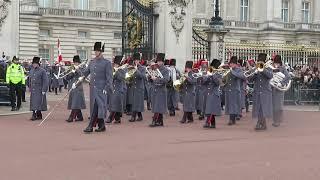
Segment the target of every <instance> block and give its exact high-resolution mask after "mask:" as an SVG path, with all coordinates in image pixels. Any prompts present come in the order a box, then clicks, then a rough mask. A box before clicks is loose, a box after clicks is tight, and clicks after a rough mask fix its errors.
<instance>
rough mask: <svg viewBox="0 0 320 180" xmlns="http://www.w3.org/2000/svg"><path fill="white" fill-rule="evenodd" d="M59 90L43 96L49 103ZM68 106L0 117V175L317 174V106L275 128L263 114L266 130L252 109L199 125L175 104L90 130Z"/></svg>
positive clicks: (265, 177)
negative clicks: (157, 117)
mask: <svg viewBox="0 0 320 180" xmlns="http://www.w3.org/2000/svg"><path fill="white" fill-rule="evenodd" d="M49 96H51V95H49ZM58 97H61V95H60V96H53V97H50V98H49V105H50V106H51V107H53V106H54V105H55V103H56V101H58V100H59V98H58ZM46 113H48V112H45V113H44V115H46ZM68 113H69V111H67V110H66V103H62V104H61V106H58V107H57V109H56V111H54V112H53V113H52V116H50V118H49V119H48V120H47V121H46V122H45V123H44V124H43V125H42V126H38V124H39V121H36V122H32V121H30V120H28V119H29V118H30V114H20V115H12V116H1V117H0V144H1V153H0V156H1V157H0V159H1V161H0V172H1V173H0V179H1V180H18V179H25V180H43V179H45V180H87V179H92V180H179V179H183V180H196V179H201V180H212V179H217V180H301V179H306V180H319V179H320V163H319V152H320V143H319V139H320V128H319V126H320V121H319V119H320V118H319V117H320V114H319V112H309V111H287V110H286V111H284V122H283V123H282V125H281V126H280V127H278V128H274V127H272V126H271V122H270V121H269V122H268V130H267V131H265V132H255V131H254V130H253V127H254V125H255V121H254V120H252V117H251V113H246V114H244V117H243V119H242V120H241V121H238V122H237V125H236V126H227V122H228V117H226V116H221V117H218V118H217V129H210V130H205V129H203V128H202V125H203V123H204V121H199V120H196V121H195V122H194V123H192V124H180V123H179V122H178V121H179V120H180V119H181V117H182V113H181V111H178V112H177V115H176V117H169V116H167V115H165V127H162V128H154V129H153V128H149V127H148V124H149V123H150V122H151V116H152V114H151V113H150V112H149V111H147V112H145V113H144V120H143V121H142V122H134V123H130V122H128V120H129V117H128V116H124V117H123V119H122V124H120V125H114V124H112V125H108V126H107V131H106V132H103V133H92V134H84V133H83V132H82V130H83V129H84V128H85V127H86V126H87V123H88V120H86V121H84V122H77V123H76V122H74V123H67V122H65V119H66V117H67V116H68ZM84 114H85V117H87V116H88V110H85V111H84ZM195 119H196V116H195Z"/></svg>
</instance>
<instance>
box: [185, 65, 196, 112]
mask: <svg viewBox="0 0 320 180" xmlns="http://www.w3.org/2000/svg"><path fill="white" fill-rule="evenodd" d="M192 74H193V72H191V71H190V72H189V73H188V74H187V78H186V80H185V83H184V84H183V87H182V93H183V111H184V112H194V111H195V110H196V107H195V101H196V90H195V88H196V83H197V79H196V78H194V77H193V76H192Z"/></svg>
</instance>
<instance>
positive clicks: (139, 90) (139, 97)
mask: <svg viewBox="0 0 320 180" xmlns="http://www.w3.org/2000/svg"><path fill="white" fill-rule="evenodd" d="M140 60H141V57H140V54H139V53H134V54H133V56H132V59H131V60H130V61H131V62H129V64H132V63H133V64H134V66H135V67H136V71H135V73H134V74H133V77H132V82H131V88H132V93H133V94H132V98H133V101H132V115H131V119H130V120H129V121H130V122H135V121H136V120H137V121H142V120H143V117H142V112H143V111H144V88H145V87H144V82H145V80H146V68H145V67H144V66H142V65H141V64H140ZM137 116H138V118H137V119H136V117H137Z"/></svg>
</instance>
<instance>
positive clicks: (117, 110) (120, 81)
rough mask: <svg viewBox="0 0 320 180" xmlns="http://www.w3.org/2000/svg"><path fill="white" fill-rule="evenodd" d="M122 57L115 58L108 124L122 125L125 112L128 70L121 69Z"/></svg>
mask: <svg viewBox="0 0 320 180" xmlns="http://www.w3.org/2000/svg"><path fill="white" fill-rule="evenodd" d="M121 60H122V56H115V58H114V60H113V68H114V72H113V91H112V93H111V97H110V105H109V106H110V107H109V108H110V109H109V111H110V115H109V117H108V120H107V121H106V122H107V123H112V121H113V120H115V121H114V123H116V124H119V123H121V114H122V112H123V103H124V98H125V84H126V83H125V80H124V79H125V75H126V69H125V68H119V67H120V65H121Z"/></svg>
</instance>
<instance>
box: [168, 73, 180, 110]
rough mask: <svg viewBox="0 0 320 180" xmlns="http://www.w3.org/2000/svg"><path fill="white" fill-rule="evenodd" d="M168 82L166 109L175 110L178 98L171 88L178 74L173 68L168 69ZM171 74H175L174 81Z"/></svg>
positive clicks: (178, 76)
mask: <svg viewBox="0 0 320 180" xmlns="http://www.w3.org/2000/svg"><path fill="white" fill-rule="evenodd" d="M168 70H169V75H170V76H169V78H170V80H169V82H168V84H167V89H168V92H167V93H168V96H167V102H168V109H169V110H175V108H176V107H177V104H178V102H179V96H177V93H178V92H177V91H176V90H175V89H174V88H173V82H174V81H175V80H177V79H179V78H180V72H179V71H178V70H177V69H176V68H175V67H169V68H168ZM173 73H176V79H174V77H173Z"/></svg>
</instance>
